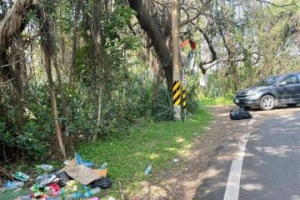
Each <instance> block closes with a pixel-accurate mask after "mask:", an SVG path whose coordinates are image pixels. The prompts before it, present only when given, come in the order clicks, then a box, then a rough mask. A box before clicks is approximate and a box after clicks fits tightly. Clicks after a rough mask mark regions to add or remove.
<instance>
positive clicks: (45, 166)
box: [40, 164, 53, 171]
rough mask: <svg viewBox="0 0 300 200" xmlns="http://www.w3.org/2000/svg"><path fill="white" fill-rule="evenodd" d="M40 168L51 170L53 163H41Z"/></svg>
mask: <svg viewBox="0 0 300 200" xmlns="http://www.w3.org/2000/svg"><path fill="white" fill-rule="evenodd" d="M40 168H41V169H43V170H45V171H51V170H52V169H53V166H52V165H46V164H42V165H40Z"/></svg>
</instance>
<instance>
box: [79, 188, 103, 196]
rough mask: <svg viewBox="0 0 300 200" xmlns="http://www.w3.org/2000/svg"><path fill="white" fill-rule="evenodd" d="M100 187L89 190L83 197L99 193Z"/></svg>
mask: <svg viewBox="0 0 300 200" xmlns="http://www.w3.org/2000/svg"><path fill="white" fill-rule="evenodd" d="M100 190H101V189H100V188H99V187H96V188H94V189H91V190H89V191H87V192H86V193H84V195H83V197H84V198H87V197H93V196H94V195H95V194H98V193H99V192H100Z"/></svg>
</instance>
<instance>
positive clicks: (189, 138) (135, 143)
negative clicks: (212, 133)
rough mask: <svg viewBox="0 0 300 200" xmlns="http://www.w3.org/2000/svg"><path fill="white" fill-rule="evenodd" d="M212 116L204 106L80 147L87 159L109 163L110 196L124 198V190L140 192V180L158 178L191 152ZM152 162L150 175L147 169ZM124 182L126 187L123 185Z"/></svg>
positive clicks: (99, 162)
mask: <svg viewBox="0 0 300 200" xmlns="http://www.w3.org/2000/svg"><path fill="white" fill-rule="evenodd" d="M210 120H211V116H210V114H209V112H208V111H207V110H206V109H205V108H204V107H202V108H201V109H200V110H199V112H198V113H197V115H195V116H192V117H190V118H189V119H187V120H186V121H176V122H175V121H173V122H152V121H150V122H147V123H145V124H143V125H137V126H134V127H132V129H131V131H130V133H129V134H126V135H125V134H124V135H123V136H122V138H121V139H120V137H118V138H117V137H113V138H110V139H108V140H107V141H97V142H94V143H88V144H87V143H85V144H82V145H80V146H79V147H77V148H76V150H77V152H78V153H80V155H81V156H82V157H83V158H84V159H85V160H89V161H92V162H94V163H97V164H99V165H101V164H102V163H104V162H107V163H108V175H109V177H110V178H111V179H112V181H113V186H112V187H111V189H110V190H109V191H108V196H110V195H111V196H114V197H115V198H117V199H119V198H120V190H124V191H125V193H126V194H131V195H132V194H138V192H139V191H140V189H141V186H140V183H141V182H142V181H144V180H148V181H151V180H154V177H155V174H156V173H158V172H159V171H161V170H168V169H169V168H170V167H171V165H172V163H173V159H175V158H180V157H181V156H184V154H185V153H187V152H188V151H189V150H190V148H191V147H192V144H193V138H194V137H195V136H196V135H200V134H203V133H204V132H205V127H206V126H207V125H208V123H209V121H210ZM149 165H151V166H152V171H151V173H150V174H149V175H145V174H144V171H145V169H146V167H147V166H149ZM120 184H121V185H122V188H120V187H119V185H120Z"/></svg>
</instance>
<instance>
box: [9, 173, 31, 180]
mask: <svg viewBox="0 0 300 200" xmlns="http://www.w3.org/2000/svg"><path fill="white" fill-rule="evenodd" d="M13 177H14V178H15V179H18V180H20V181H28V180H29V178H30V177H29V176H28V175H27V174H24V173H23V172H16V173H14V174H13Z"/></svg>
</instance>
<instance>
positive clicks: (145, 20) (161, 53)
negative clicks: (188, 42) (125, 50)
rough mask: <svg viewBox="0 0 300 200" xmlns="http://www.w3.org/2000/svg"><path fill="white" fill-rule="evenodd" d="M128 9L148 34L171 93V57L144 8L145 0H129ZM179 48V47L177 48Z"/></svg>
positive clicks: (161, 35)
mask: <svg viewBox="0 0 300 200" xmlns="http://www.w3.org/2000/svg"><path fill="white" fill-rule="evenodd" d="M129 5H130V7H131V8H132V9H133V10H135V11H136V12H137V16H136V17H137V19H138V21H139V23H140V25H141V27H142V29H143V30H144V31H145V32H146V33H147V34H148V36H149V38H150V39H151V41H152V44H153V46H154V49H155V52H156V54H157V56H158V57H159V60H160V63H161V66H162V68H163V70H164V72H165V77H166V80H167V85H168V88H169V91H172V85H173V77H172V73H173V71H172V56H171V53H170V49H169V48H168V47H167V45H166V39H165V37H164V36H163V34H162V33H161V32H160V27H158V26H157V23H156V22H155V20H154V19H153V18H152V16H150V14H149V12H148V10H147V9H146V7H145V0H129ZM178 48H179V47H178Z"/></svg>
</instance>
